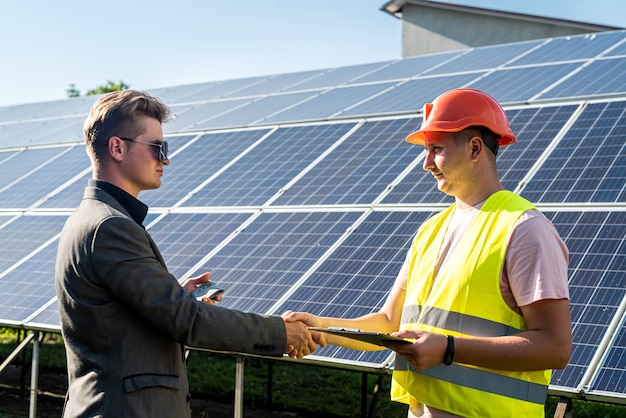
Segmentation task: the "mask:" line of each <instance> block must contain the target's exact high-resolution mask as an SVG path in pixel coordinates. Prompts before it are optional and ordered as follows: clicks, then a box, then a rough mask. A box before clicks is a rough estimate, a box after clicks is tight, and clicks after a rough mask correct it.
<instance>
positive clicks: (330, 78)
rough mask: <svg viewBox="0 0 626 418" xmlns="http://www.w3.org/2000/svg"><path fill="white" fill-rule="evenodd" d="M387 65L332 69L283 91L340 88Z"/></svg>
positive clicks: (362, 65)
mask: <svg viewBox="0 0 626 418" xmlns="http://www.w3.org/2000/svg"><path fill="white" fill-rule="evenodd" d="M388 65H389V63H388V62H377V63H373V64H361V65H350V66H347V67H338V68H333V69H330V70H328V71H326V72H324V73H322V74H319V75H318V76H317V77H313V78H310V79H308V80H304V81H301V82H299V83H296V84H294V85H292V86H289V87H286V88H285V89H284V91H296V90H317V89H325V88H329V87H335V86H340V85H342V84H346V83H349V82H350V81H352V80H359V79H362V78H363V77H366V76H367V75H368V74H370V73H372V72H374V71H376V70H378V69H379V68H385V67H387V66H388Z"/></svg>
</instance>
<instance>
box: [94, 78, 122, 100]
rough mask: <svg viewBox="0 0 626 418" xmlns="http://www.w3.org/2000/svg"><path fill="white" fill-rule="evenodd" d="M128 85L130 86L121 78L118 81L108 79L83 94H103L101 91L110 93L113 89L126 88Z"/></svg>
mask: <svg viewBox="0 0 626 418" xmlns="http://www.w3.org/2000/svg"><path fill="white" fill-rule="evenodd" d="M129 87H130V86H129V85H128V84H126V83H124V82H123V81H122V80H120V82H119V83H115V82H113V81H111V80H109V81H107V83H106V84H104V85H101V86H98V87H96V88H95V89H92V90H88V91H87V93H85V96H92V95H94V94H103V93H111V92H113V91H121V90H126V89H127V88H129Z"/></svg>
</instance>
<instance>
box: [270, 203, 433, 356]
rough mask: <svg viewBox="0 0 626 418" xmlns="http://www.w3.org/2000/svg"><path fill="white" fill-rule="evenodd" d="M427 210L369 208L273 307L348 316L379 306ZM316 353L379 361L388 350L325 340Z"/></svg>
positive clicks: (428, 213) (387, 353)
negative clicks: (349, 347)
mask: <svg viewBox="0 0 626 418" xmlns="http://www.w3.org/2000/svg"><path fill="white" fill-rule="evenodd" d="M430 215H432V212H372V213H371V214H369V216H368V217H367V218H366V219H365V220H364V221H363V222H362V223H360V224H359V225H357V226H356V228H354V229H353V230H351V231H350V235H349V236H348V237H347V238H346V239H345V241H343V242H342V243H341V245H339V246H338V247H337V248H336V250H335V251H333V253H332V254H330V256H329V257H328V258H326V260H325V261H324V262H323V263H322V264H321V265H320V266H319V267H318V268H317V269H316V270H315V271H314V272H313V274H311V275H310V276H309V277H308V278H307V279H306V280H305V281H304V282H303V283H302V284H301V285H300V286H299V287H298V288H297V289H296V290H295V291H294V292H293V293H292V294H290V295H289V296H288V297H287V298H286V300H284V301H283V302H282V304H281V305H280V306H279V307H278V309H276V310H275V311H274V313H276V314H281V313H283V312H285V311H287V310H292V311H304V312H311V313H313V314H315V315H320V316H331V317H342V318H353V317H357V316H361V315H365V314H368V313H371V312H374V311H376V310H378V309H380V308H381V307H382V304H383V303H384V301H385V299H386V297H387V294H388V292H389V290H390V289H391V287H392V286H393V282H394V280H395V278H396V276H397V274H398V271H399V270H400V267H401V266H402V263H403V262H404V259H405V257H406V252H407V251H408V249H409V247H410V244H411V240H412V238H413V236H414V234H415V232H416V231H417V228H418V226H419V225H420V224H421V223H422V222H423V221H424V220H426V218H427V217H428V216H430ZM315 354H316V355H318V356H321V357H328V358H335V359H343V360H351V361H361V362H368V363H375V364H382V363H384V362H385V361H386V359H387V357H388V356H389V354H390V353H389V352H388V351H369V352H368V351H352V350H347V349H343V348H339V347H331V346H327V347H325V348H322V349H319V350H318V351H316V352H315Z"/></svg>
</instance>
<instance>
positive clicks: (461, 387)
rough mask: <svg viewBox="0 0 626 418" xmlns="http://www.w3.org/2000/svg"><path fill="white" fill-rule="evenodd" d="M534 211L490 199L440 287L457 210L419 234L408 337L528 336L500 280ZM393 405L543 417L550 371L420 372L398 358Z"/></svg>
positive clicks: (507, 199) (504, 195)
mask: <svg viewBox="0 0 626 418" xmlns="http://www.w3.org/2000/svg"><path fill="white" fill-rule="evenodd" d="M533 208H534V206H533V205H532V204H531V203H530V202H528V201H526V200H525V199H523V198H521V197H519V196H517V195H515V194H513V193H511V192H509V191H500V192H497V193H494V194H493V195H492V196H490V197H489V199H487V201H486V202H485V204H484V205H483V207H482V208H481V210H480V211H479V213H478V214H477V216H476V218H475V219H474V221H473V222H472V224H471V225H470V226H469V227H468V230H467V232H466V233H465V234H464V235H463V237H462V238H461V241H460V243H459V245H458V246H457V249H456V250H454V253H450V254H448V263H447V264H446V266H445V267H444V268H442V270H441V271H440V272H439V273H438V275H437V280H434V272H433V266H434V265H435V263H436V262H437V258H438V255H439V251H440V248H441V246H442V243H443V239H444V236H445V232H446V229H447V226H448V223H449V219H450V217H451V215H452V213H453V210H454V205H453V206H452V207H450V208H448V209H447V210H445V211H444V212H442V213H441V214H439V215H436V216H434V217H433V218H431V219H429V220H428V221H426V222H425V223H424V225H422V227H421V228H420V229H419V231H418V233H417V235H416V237H415V240H414V245H413V246H412V247H411V248H412V250H411V251H412V254H411V256H412V258H411V266H410V271H409V278H408V281H407V289H406V296H405V306H404V309H403V314H402V326H401V329H421V330H427V331H434V332H439V333H446V334H451V335H455V336H458V335H463V336H490V337H491V336H493V337H495V336H504V335H512V334H517V333H519V332H521V331H523V330H524V329H526V323H525V321H524V318H523V317H522V316H521V315H519V314H518V313H516V312H514V311H513V310H512V309H510V308H509V307H508V306H507V305H506V303H505V302H504V299H503V298H502V294H501V291H500V273H501V269H502V265H503V263H504V255H505V252H506V247H507V245H508V240H509V238H510V234H511V231H512V229H513V226H514V225H515V223H516V222H517V220H518V219H519V216H521V214H522V213H524V212H525V211H527V210H530V209H533ZM397 361H398V363H397V364H396V366H395V370H394V375H393V383H392V399H394V400H398V401H401V402H408V401H409V398H408V397H409V396H411V397H413V398H415V399H416V400H417V401H418V402H421V403H424V404H426V405H429V406H430V407H433V408H438V409H442V410H445V411H449V412H452V413H456V414H458V415H462V416H543V414H544V411H543V403H544V402H545V399H546V394H547V389H548V383H549V381H550V374H551V372H550V371H547V370H546V371H533V372H518V371H500V370H492V369H487V368H481V367H474V366H467V365H458V364H454V365H453V366H443V365H440V366H437V367H434V368H431V369H429V370H426V371H418V370H415V369H413V368H411V367H409V365H408V364H407V362H406V361H404V359H403V358H400V357H399V358H398V360H397Z"/></svg>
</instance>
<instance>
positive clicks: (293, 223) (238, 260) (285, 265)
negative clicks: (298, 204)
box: [196, 212, 361, 313]
mask: <svg viewBox="0 0 626 418" xmlns="http://www.w3.org/2000/svg"><path fill="white" fill-rule="evenodd" d="M359 216H361V213H359V212H294V213H280V212H278V213H262V214H261V215H259V217H258V218H257V219H255V220H254V222H252V223H250V224H249V225H247V226H246V227H245V228H244V229H243V230H242V231H241V232H239V233H238V234H237V235H236V236H235V237H234V238H233V239H232V240H231V241H230V242H228V244H227V245H226V246H224V247H223V248H222V249H221V250H220V251H218V252H217V254H216V255H214V256H213V257H211V258H210V259H209V260H208V261H207V262H206V263H205V264H204V265H203V266H200V267H199V268H198V269H197V270H196V273H202V272H205V271H210V272H211V277H212V278H213V279H214V280H215V282H217V283H219V284H220V285H221V286H223V287H224V288H225V294H224V295H225V298H224V301H223V302H222V306H225V307H227V308H234V309H238V310H243V311H252V312H258V313H267V312H268V311H269V310H270V309H271V308H272V306H273V305H275V304H276V303H277V302H278V301H279V300H280V299H281V298H282V297H283V296H284V295H285V293H287V292H288V291H289V290H290V289H291V288H292V287H294V286H295V285H296V284H297V282H298V280H300V278H301V276H302V275H303V274H304V273H305V272H307V270H309V269H310V268H311V267H313V265H314V264H315V263H316V262H317V261H318V260H319V258H320V257H321V256H323V255H324V253H325V252H326V251H327V250H328V249H329V248H330V247H331V246H332V245H333V244H334V243H335V242H336V241H337V239H338V238H339V237H341V236H342V235H343V234H344V233H345V231H346V230H347V229H348V228H349V227H350V226H351V225H352V224H353V223H354V222H355V221H356V220H357V219H358V217H359Z"/></svg>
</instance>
